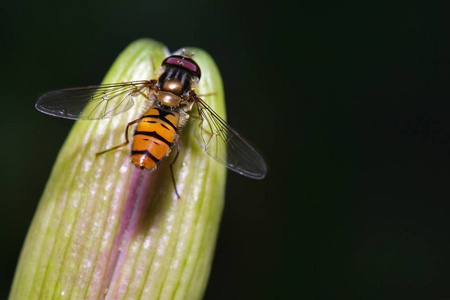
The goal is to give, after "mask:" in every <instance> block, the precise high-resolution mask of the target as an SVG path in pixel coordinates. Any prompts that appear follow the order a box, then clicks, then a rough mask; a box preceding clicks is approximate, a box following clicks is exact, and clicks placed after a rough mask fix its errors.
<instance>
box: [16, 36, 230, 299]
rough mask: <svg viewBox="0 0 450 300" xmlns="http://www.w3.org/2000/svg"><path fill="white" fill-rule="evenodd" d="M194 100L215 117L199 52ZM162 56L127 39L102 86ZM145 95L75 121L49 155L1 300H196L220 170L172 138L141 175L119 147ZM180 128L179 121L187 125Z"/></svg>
mask: <svg viewBox="0 0 450 300" xmlns="http://www.w3.org/2000/svg"><path fill="white" fill-rule="evenodd" d="M186 50H187V52H188V53H189V52H190V51H195V60H196V62H197V63H198V64H199V65H200V67H201V69H202V78H201V80H200V83H199V86H198V92H199V93H201V94H206V93H211V92H214V95H212V96H209V97H207V98H205V101H206V102H207V103H208V104H209V105H210V106H211V107H212V108H213V109H214V110H215V111H216V112H218V113H219V114H220V115H222V116H223V117H224V114H225V107H224V97H223V88H222V82H221V78H220V74H219V72H218V70H217V67H216V66H215V64H214V62H213V60H212V59H211V58H210V57H209V55H208V54H206V53H205V52H204V51H202V50H200V49H189V48H188V49H186ZM167 55H168V52H167V50H166V49H165V47H164V46H163V45H162V44H160V43H158V42H156V41H153V40H149V39H143V40H138V41H136V42H134V43H132V44H131V45H130V46H129V47H128V48H126V50H125V51H124V52H123V53H122V54H121V55H120V56H119V58H118V59H117V61H116V62H115V63H114V65H113V66H112V68H111V70H110V71H109V72H108V74H107V76H106V77H105V79H104V81H103V82H104V83H112V82H125V81H132V80H142V79H151V78H154V70H152V69H151V66H152V64H151V57H153V60H154V61H155V64H156V68H157V69H158V68H159V66H160V63H161V61H162V60H163V59H164V57H166V56H167ZM144 101H145V99H143V98H142V99H139V100H138V101H137V102H136V104H135V106H134V107H133V108H132V109H130V110H129V111H127V112H125V113H123V114H120V115H118V116H115V117H112V118H111V119H106V120H101V121H77V122H76V123H75V125H74V127H73V129H72V131H71V133H70V135H69V137H68V138H67V140H66V142H65V144H64V146H63V148H62V150H61V152H60V153H59V155H58V158H57V160H56V163H55V165H54V167H53V170H52V173H51V176H50V178H49V180H48V183H47V186H46V188H45V191H44V193H43V195H42V198H41V200H40V203H39V206H38V209H37V211H36V214H35V216H34V219H33V222H32V224H31V227H30V229H29V232H28V235H27V238H26V241H25V244H24V246H23V250H22V253H21V256H20V260H19V264H18V266H17V270H16V274H15V277H14V282H13V286H12V289H11V293H10V299H102V298H105V299H201V298H202V296H203V293H204V290H205V287H206V283H207V279H208V275H209V271H210V268H211V261H212V257H213V252H214V246H215V241H216V237H217V232H218V227H219V222H220V216H221V212H222V207H223V201H224V186H225V180H226V169H225V167H223V166H222V165H220V164H219V163H217V162H216V161H214V160H213V159H211V158H210V157H209V156H207V155H206V154H205V153H204V152H203V151H202V150H201V149H200V147H199V146H197V144H196V143H195V141H194V139H193V138H192V137H191V136H190V132H189V128H185V129H184V131H183V132H182V133H181V139H180V145H181V152H180V155H179V157H178V159H177V161H176V163H175V165H174V173H175V177H176V182H177V188H178V191H179V193H180V195H181V199H178V198H177V196H176V194H175V191H174V188H173V184H172V182H171V177H170V171H169V163H170V162H171V161H172V160H173V157H174V155H173V154H174V153H172V155H171V156H170V157H168V158H167V159H166V160H165V161H164V162H163V163H162V164H161V165H160V166H159V167H158V169H157V170H156V171H153V172H149V171H141V170H139V169H137V168H136V167H135V166H133V165H132V164H131V162H130V160H129V151H130V148H129V147H124V148H122V149H120V150H117V151H114V152H109V153H106V154H104V155H101V156H99V157H96V156H95V153H96V152H99V151H101V150H104V149H108V148H110V147H112V146H114V145H117V144H120V143H122V142H123V140H124V135H123V133H124V129H125V126H126V124H127V123H128V122H130V121H132V120H135V119H137V118H139V117H140V115H141V114H142V113H143V109H144V108H143V106H144V105H143V103H144ZM187 127H189V125H187Z"/></svg>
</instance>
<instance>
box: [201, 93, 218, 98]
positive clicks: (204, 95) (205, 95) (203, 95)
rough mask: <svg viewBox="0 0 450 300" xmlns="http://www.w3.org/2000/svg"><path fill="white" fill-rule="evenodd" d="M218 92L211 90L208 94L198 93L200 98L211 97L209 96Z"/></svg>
mask: <svg viewBox="0 0 450 300" xmlns="http://www.w3.org/2000/svg"><path fill="white" fill-rule="evenodd" d="M216 94H217V93H216V92H211V93H206V94H198V95H197V96H199V97H200V98H204V97H209V96H215V95H216Z"/></svg>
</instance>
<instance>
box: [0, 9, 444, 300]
mask: <svg viewBox="0 0 450 300" xmlns="http://www.w3.org/2000/svg"><path fill="white" fill-rule="evenodd" d="M294 3H295V4H294ZM449 11H450V7H449V5H448V2H446V3H445V4H444V3H440V2H439V1H406V0H404V1H402V0H400V1H389V2H386V3H383V2H381V1H335V2H332V1H328V2H319V1H314V2H313V1H311V2H304V1H299V2H292V3H291V4H290V3H289V2H285V1H275V2H269V3H264V2H256V1H253V2H252V1H226V0H219V1H206V0H205V1H179V0H172V1H164V0H161V1H113V0H111V1H98V2H95V1H86V3H82V2H77V3H76V4H69V3H59V2H58V3H57V2H55V3H50V2H48V3H45V2H43V1H14V2H12V1H8V3H7V2H6V1H3V2H2V3H1V4H0V13H1V17H0V22H1V24H0V37H1V47H0V64H1V68H0V72H1V80H0V84H1V87H0V101H1V110H2V120H1V121H0V132H1V139H2V140H1V141H2V142H1V147H0V151H1V153H0V165H1V172H0V182H1V183H0V196H1V207H2V209H1V214H0V230H1V253H0V254H1V255H0V257H1V266H0V267H1V274H0V276H1V277H0V298H1V299H5V298H6V297H7V295H8V293H9V288H10V285H11V281H12V278H13V274H14V270H15V266H16V263H17V259H18V255H19V253H20V249H21V246H22V243H23V239H24V237H25V235H26V232H27V229H28V227H29V224H30V222H31V220H32V217H33V213H34V210H35V208H36V205H37V203H38V200H39V197H40V195H41V193H42V191H43V188H44V186H45V183H46V180H47V178H48V176H49V174H50V170H51V168H52V165H53V162H54V160H55V157H56V155H57V152H58V151H59V149H60V147H61V145H62V143H63V141H64V139H65V137H66V135H67V133H68V131H69V130H70V128H71V126H72V124H73V123H72V122H71V121H68V120H62V119H57V118H51V117H49V116H45V115H43V114H40V113H38V112H37V111H35V109H34V102H35V100H36V99H37V97H38V96H39V94H41V93H43V92H46V91H49V90H53V89H57V88H63V87H73V86H83V85H89V84H96V83H99V82H100V81H101V79H102V78H103V76H104V74H105V73H106V71H107V70H108V68H109V67H110V65H111V64H112V62H113V61H114V60H115V58H116V57H117V55H118V54H119V53H120V52H121V51H122V50H123V49H124V48H125V47H126V46H127V45H128V44H129V43H130V42H132V41H134V40H136V39H138V38H141V37H151V38H154V39H156V40H159V41H161V42H163V43H165V44H166V45H167V46H168V47H169V48H170V49H171V50H176V49H178V48H181V47H184V46H196V47H200V48H203V49H205V50H206V51H208V52H209V53H210V54H211V55H212V56H213V57H214V59H215V60H216V63H217V64H218V66H219V68H220V70H221V73H222V76H223V80H224V84H225V92H226V96H227V109H228V116H229V117H228V120H229V123H231V124H232V125H233V127H235V129H237V130H238V131H239V132H241V133H242V134H243V135H244V136H246V137H247V138H248V139H249V140H250V141H252V143H254V144H255V145H256V146H257V147H258V148H259V149H260V151H261V153H262V154H263V155H264V157H265V158H266V160H267V162H268V165H269V172H268V176H267V178H266V179H264V180H263V181H253V180H250V179H247V178H244V177H241V176H239V175H235V174H231V173H229V177H228V178H229V179H228V185H227V201H226V206H225V211H224V215H223V220H222V226H221V231H220V236H219V240H218V245H217V250H216V256H215V259H214V264H213V269H212V273H211V277H210V282H209V285H208V288H207V291H206V295H205V299H301V298H303V299H337V298H347V299H349V298H350V299H351V298H354V299H389V298H392V299H394V298H395V299H447V298H450V290H449V289H448V283H449V279H450V261H449V252H450V243H449V234H448V232H449V228H450V220H449V212H450V204H449V200H450V197H449V196H450V189H449V184H448V183H449V180H450V176H449V167H450V162H449V159H448V156H449V154H450V153H449V150H450V135H449V134H450V118H449V115H450V101H449V100H450V98H449V88H448V83H449V76H448V71H449V65H448V60H449V59H448V58H449V56H448V53H449V51H448V50H449V49H448V47H446V46H447V45H445V44H444V39H445V38H447V39H448V31H446V28H445V27H444V25H445V24H444V21H445V19H446V18H447V15H448V12H449Z"/></svg>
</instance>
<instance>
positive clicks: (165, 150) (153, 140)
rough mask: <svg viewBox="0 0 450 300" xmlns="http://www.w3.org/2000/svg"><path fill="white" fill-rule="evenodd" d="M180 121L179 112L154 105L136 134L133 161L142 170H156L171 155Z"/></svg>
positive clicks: (132, 153)
mask: <svg viewBox="0 0 450 300" xmlns="http://www.w3.org/2000/svg"><path fill="white" fill-rule="evenodd" d="M179 120H180V114H179V112H178V111H177V110H170V109H166V108H163V107H161V106H159V105H153V106H152V107H151V108H150V109H149V110H148V111H147V112H146V113H145V115H144V116H143V117H142V118H141V121H140V122H139V124H138V126H137V128H136V131H135V132H134V139H133V146H132V148H131V161H132V162H133V163H134V164H135V165H136V166H137V167H139V168H141V169H154V168H155V167H156V166H157V165H158V164H159V163H160V162H161V160H163V159H164V158H165V157H166V156H167V155H168V154H169V153H170V149H171V148H172V145H173V143H174V142H175V140H176V138H177V135H178V133H177V128H178V124H179Z"/></svg>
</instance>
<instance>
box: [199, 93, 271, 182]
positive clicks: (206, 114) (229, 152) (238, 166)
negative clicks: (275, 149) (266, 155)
mask: <svg viewBox="0 0 450 300" xmlns="http://www.w3.org/2000/svg"><path fill="white" fill-rule="evenodd" d="M196 103H197V108H198V113H199V116H200V118H199V119H194V118H191V122H192V134H193V136H194V138H195V140H196V141H197V143H198V144H199V145H200V147H202V148H203V150H204V151H205V152H206V153H207V154H208V155H209V156H211V157H212V158H214V159H215V160H217V161H218V162H220V163H222V164H224V165H225V166H226V167H227V168H228V169H230V170H232V171H234V172H237V173H239V174H241V175H244V176H247V177H250V178H254V179H262V178H264V177H265V175H266V172H267V167H266V163H265V162H264V160H263V158H262V157H261V155H259V153H258V152H257V151H256V150H255V149H253V147H252V146H251V145H250V144H249V143H248V142H247V141H246V140H244V139H243V138H242V137H241V136H240V135H239V134H238V133H237V132H236V131H235V130H234V129H233V128H231V127H230V126H229V125H228V124H227V122H225V121H224V120H223V119H222V118H221V117H220V116H219V115H218V114H217V113H216V112H214V111H213V110H212V109H211V108H210V107H209V106H208V105H207V104H206V103H205V102H204V101H203V100H201V99H199V98H197V102H196Z"/></svg>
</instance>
